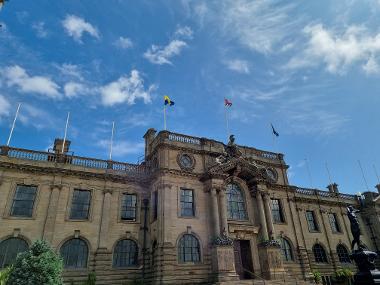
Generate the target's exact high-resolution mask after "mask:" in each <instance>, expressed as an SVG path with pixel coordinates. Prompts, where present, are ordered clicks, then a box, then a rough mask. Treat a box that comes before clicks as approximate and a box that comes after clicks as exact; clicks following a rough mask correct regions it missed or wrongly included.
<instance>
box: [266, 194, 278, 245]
mask: <svg viewBox="0 0 380 285" xmlns="http://www.w3.org/2000/svg"><path fill="white" fill-rule="evenodd" d="M264 210H265V216H266V218H267V226H268V235H269V239H273V238H274V236H275V234H274V226H273V218H272V211H271V208H270V198H269V193H264Z"/></svg>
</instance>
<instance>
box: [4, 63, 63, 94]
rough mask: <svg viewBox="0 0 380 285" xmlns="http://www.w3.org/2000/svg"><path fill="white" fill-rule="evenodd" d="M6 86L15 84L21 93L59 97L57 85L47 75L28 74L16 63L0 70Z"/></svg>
mask: <svg viewBox="0 0 380 285" xmlns="http://www.w3.org/2000/svg"><path fill="white" fill-rule="evenodd" d="M1 74H2V76H3V78H4V79H5V81H6V83H7V85H8V86H17V87H18V90H19V91H20V92H22V93H36V94H40V95H44V96H46V97H49V98H59V97H60V94H59V92H58V90H59V86H58V85H57V84H56V83H55V82H54V81H52V80H51V79H50V78H49V77H44V76H29V75H28V74H27V72H26V71H25V69H23V68H22V67H20V66H18V65H13V66H8V67H6V68H4V69H3V70H2V72H1Z"/></svg>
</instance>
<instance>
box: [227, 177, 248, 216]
mask: <svg viewBox="0 0 380 285" xmlns="http://www.w3.org/2000/svg"><path fill="white" fill-rule="evenodd" d="M227 212H228V218H229V219H232V220H247V211H246V209H245V201H244V196H243V193H242V191H241V189H240V187H239V186H238V185H236V184H228V185H227Z"/></svg>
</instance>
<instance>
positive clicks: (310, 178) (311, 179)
mask: <svg viewBox="0 0 380 285" xmlns="http://www.w3.org/2000/svg"><path fill="white" fill-rule="evenodd" d="M305 162H306V169H307V173H308V175H309V180H310V186H311V188H314V186H313V178H312V176H311V172H310V168H309V161H308V160H307V158H305Z"/></svg>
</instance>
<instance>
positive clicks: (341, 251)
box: [336, 244, 351, 263]
mask: <svg viewBox="0 0 380 285" xmlns="http://www.w3.org/2000/svg"><path fill="white" fill-rule="evenodd" d="M336 252H337V254H338V258H339V261H340V262H341V263H351V259H350V254H349V253H348V250H347V248H346V247H345V246H344V245H343V244H338V245H337V247H336Z"/></svg>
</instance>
